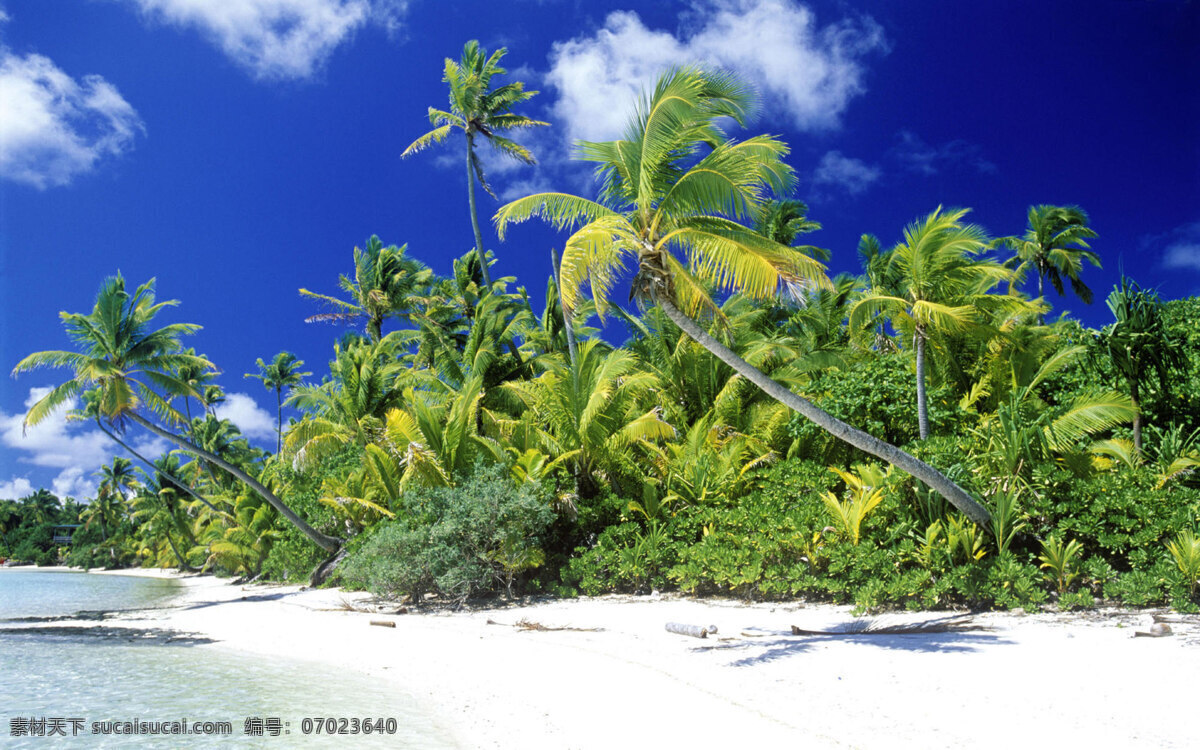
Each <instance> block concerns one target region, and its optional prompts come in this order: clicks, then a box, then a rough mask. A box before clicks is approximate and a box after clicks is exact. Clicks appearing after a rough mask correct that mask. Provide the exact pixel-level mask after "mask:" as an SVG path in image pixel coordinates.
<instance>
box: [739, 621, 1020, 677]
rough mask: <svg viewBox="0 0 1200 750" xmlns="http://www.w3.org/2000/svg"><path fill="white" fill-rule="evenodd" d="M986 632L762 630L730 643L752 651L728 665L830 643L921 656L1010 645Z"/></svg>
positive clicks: (855, 627)
mask: <svg viewBox="0 0 1200 750" xmlns="http://www.w3.org/2000/svg"><path fill="white" fill-rule="evenodd" d="M988 630H989V629H988V628H985V627H982V626H971V627H968V628H963V627H958V628H954V629H949V630H945V631H931V632H910V633H904V632H887V631H886V629H871V628H870V627H863V626H862V625H861V624H860V621H856V622H853V623H845V624H842V625H839V626H835V627H833V628H829V629H828V630H826V631H824V632H815V631H808V632H803V631H802V632H801V633H800V634H795V633H789V632H786V631H762V635H761V637H757V638H754V639H753V640H746V641H743V642H741V643H736V644H729V645H728V646H726V648H736V649H739V650H743V649H744V650H746V651H749V652H751V653H750V654H749V655H747V656H745V657H743V658H741V659H738V660H736V661H734V662H731V663H730V666H734V667H751V666H755V665H758V664H766V663H769V662H773V661H777V660H779V659H784V658H787V657H789V656H796V655H799V654H802V653H804V652H805V651H809V650H810V649H812V647H813V646H815V645H817V644H820V643H823V642H833V641H837V642H842V643H852V644H854V645H855V646H869V647H873V648H882V649H887V650H890V651H912V652H920V653H968V652H973V651H978V650H979V649H980V648H982V647H987V646H999V645H1008V644H1011V643H1012V641H1011V640H1009V639H1007V638H1004V637H1002V636H999V635H996V634H994V633H991V632H988ZM744 632H749V631H744ZM756 635H757V634H756Z"/></svg>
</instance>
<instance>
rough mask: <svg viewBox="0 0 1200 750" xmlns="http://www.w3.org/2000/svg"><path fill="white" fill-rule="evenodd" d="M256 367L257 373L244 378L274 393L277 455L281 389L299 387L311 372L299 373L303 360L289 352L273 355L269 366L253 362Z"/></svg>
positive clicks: (280, 433)
mask: <svg viewBox="0 0 1200 750" xmlns="http://www.w3.org/2000/svg"><path fill="white" fill-rule="evenodd" d="M255 364H257V365H258V372H257V373H253V372H248V373H246V377H248V378H256V379H258V380H260V381H262V384H263V386H264V387H265V388H266V389H267V390H268V391H275V403H276V407H277V414H278V418H277V420H276V424H275V434H276V436H277V439H276V440H275V452H276V453H279V452H280V451H282V450H283V389H284V388H293V387H295V386H298V385H300V382H301V381H302V380H304V378H306V377H308V376H309V375H312V373H311V372H301V371H300V368H301V367H304V360H302V359H297V358H296V355H295V354H292V353H291V352H279V353H278V354H276V355H275V359H272V360H271V364H269V365H268V364H264V363H263V361H262V358H261V357H260V358H259V359H257V360H255Z"/></svg>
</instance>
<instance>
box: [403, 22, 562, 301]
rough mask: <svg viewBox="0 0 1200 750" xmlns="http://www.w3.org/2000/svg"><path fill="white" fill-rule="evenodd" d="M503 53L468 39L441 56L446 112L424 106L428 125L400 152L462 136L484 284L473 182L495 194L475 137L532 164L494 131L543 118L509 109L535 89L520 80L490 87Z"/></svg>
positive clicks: (518, 148) (530, 125)
mask: <svg viewBox="0 0 1200 750" xmlns="http://www.w3.org/2000/svg"><path fill="white" fill-rule="evenodd" d="M507 53H508V50H507V49H505V48H503V47H501V48H500V49H498V50H496V51H495V52H493V53H492V54H491V56H489V55H488V53H487V50H485V49H482V48H481V47H480V46H479V42H477V41H475V40H474V39H472V40H471V41H469V42H467V43H466V45H464V46H463V51H462V58H461V59H460V60H459V61H458V62H454V61H453V60H451V59H450V58H448V57H447V58H446V72H445V75H444V76H443V77H442V80H443V81H445V82H446V83H448V84H449V85H450V111H449V112H446V111H444V110H440V109H435V108H433V107H430V108H429V123H430V124H431V125H433V126H434V129H433V130H431V131H429V132H428V133H426V134H425V135H423V136H421V137H420V138H418V139H417V140H415V141H413V142H412V144H411V145H409V147H408V148H406V149H405V150H404V153H403V154H401V156H402V157H404V156H409V155H411V154H415V153H417V152H418V151H421V150H422V149H424V148H426V147H427V146H429V145H430V144H433V143H440V142H441V141H443V140H445V138H446V136H448V135H450V131H451V130H452V129H454V128H458V129H459V130H461V131H463V135H465V136H466V137H467V204H468V206H469V208H470V210H471V229H472V230H473V231H474V233H475V253H476V255H477V256H478V257H479V265H480V266H481V270H482V271H483V283H484V286H485V287H487V288H490V287H491V286H492V275H491V273H490V272H489V271H488V262H487V257H486V256H487V253H486V252H485V251H484V249H483V235H482V234H481V233H480V231H479V215H478V212H477V211H476V209H475V181H476V180H478V181H479V184H480V186H482V187H483V189H484V190H486V191H487V192H488V194H489V195H491V196H492V197H493V198H494V197H496V194H495V193H493V192H492V188H491V186H490V185H488V182H487V178H486V177H485V176H484V174H483V166H482V165H481V164H480V162H479V155H478V154H477V153H475V138H476V136H483V137H484V138H486V139H487V140H488V142H489V143H491V144H492V147H493V148H495V149H496V150H497V151H499V152H500V153H502V154H504V155H505V156H507V157H509V158H512V159H516V160H517V161H522V162H525V163H526V164H533V163H535V161H536V160H535V159H534V158H533V154H532V153H530V151H529V149H527V148H525V147H524V146H522V145H521V144H519V143H516V142H515V141H511V140H509V139H508V138H504V137H503V136H501V135H498V133H500V132H502V131H506V130H513V129H516V128H533V127H538V126H540V125H549V123H546V122H542V121H540V120H532V119H530V118H528V117H525V116H523V115H518V114H513V112H512V108H513V107H514V106H516V105H518V104H521V103H523V102H527V101H529V100H530V99H532V98H533V97H534V96H535V95H536V94H537V93H538V92H536V91H526V90H525V84H524V83H522V82H521V81H513V82H512V83H509V84H505V85H504V86H501V87H500V88H498V89H495V90H492V88H491V86H492V77H493V76H497V75H504V74H505V73H506V72H508V71H506V70H505V69H504V68H501V67H500V65H499V63H500V60H501V59H502V58H503V57H504V55H505V54H507Z"/></svg>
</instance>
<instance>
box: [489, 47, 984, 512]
mask: <svg viewBox="0 0 1200 750" xmlns="http://www.w3.org/2000/svg"><path fill="white" fill-rule="evenodd" d="M753 108H754V100H753V97H752V96H751V92H750V90H749V89H748V88H747V87H746V86H744V85H743V84H742V83H740V82H739V81H738V80H737V79H735V78H733V77H732V76H729V75H726V74H723V73H713V72H706V71H701V70H698V69H695V68H675V69H672V70H670V71H668V72H667V73H665V74H664V75H663V76H661V77H660V78H659V80H658V82H657V84H656V85H655V87H654V89H653V91H652V92H651V93H650V94H648V95H646V96H644V97H643V98H642V99H641V101H640V102H639V104H638V106H637V109H636V112H635V114H634V117H633V118H632V120H631V122H630V124H629V126H628V128H627V129H626V132H625V137H624V138H623V139H621V140H617V141H607V142H603V143H593V142H580V143H578V144H577V149H578V154H579V156H580V157H581V158H582V159H583V160H585V161H590V162H593V163H595V164H596V165H597V166H596V175H597V177H598V178H599V180H600V183H601V189H600V195H599V199H598V200H589V199H586V198H581V197H579V196H575V195H570V194H566V193H539V194H536V195H531V196H528V197H525V198H521V199H519V200H516V201H513V202H511V203H509V204H507V205H505V206H502V207H501V208H500V210H499V211H498V212H497V213H496V216H495V221H496V225H497V229H498V231H499V233H500V237H501V239H503V238H504V232H505V230H506V228H507V227H508V225H509V224H512V223H516V222H520V221H524V220H526V219H529V218H530V217H532V216H539V217H541V218H542V219H544V220H546V221H548V222H549V223H551V224H552V225H553V226H555V227H556V228H559V229H571V230H574V231H573V233H572V234H571V236H570V237H569V238H568V239H567V241H566V243H565V245H564V247H563V257H562V264H561V270H560V273H559V290H560V293H561V294H562V302H563V307H564V308H565V309H566V310H567V311H568V312H569V311H570V310H572V309H574V308H575V307H576V306H577V305H578V303H579V298H580V296H581V291H582V288H583V287H584V286H585V285H586V286H589V287H590V289H591V294H592V297H593V299H594V300H595V301H596V308H597V313H599V314H600V315H601V316H603V313H604V311H605V309H606V307H607V305H608V297H609V295H610V294H611V293H612V290H613V289H614V287H615V285H616V283H617V280H618V278H619V275H620V273H621V272H622V271H624V270H625V268H626V262H628V261H631V260H633V261H636V271H635V273H634V276H633V281H632V287H631V296H632V297H634V298H636V299H637V300H638V301H639V302H640V303H645V304H650V305H655V304H656V305H658V306H659V307H661V308H662V310H663V312H664V313H666V315H667V317H668V318H670V320H671V321H672V322H673V323H675V325H677V326H679V328H680V329H681V330H683V331H684V332H685V333H686V334H687V335H688V336H690V337H691V338H693V339H694V340H695V341H696V342H697V343H699V344H700V345H702V346H703V347H704V348H706V349H708V350H709V351H710V352H712V353H713V354H714V355H715V356H716V357H717V358H719V359H720V360H721V361H723V362H725V363H726V364H727V365H729V366H730V367H732V368H733V369H734V370H735V371H736V372H737V373H738V375H739V376H741V377H743V378H745V379H746V380H747V381H749V382H751V383H754V384H755V385H756V386H758V387H759V388H761V389H762V390H763V391H764V392H766V393H767V394H769V395H770V396H771V397H773V398H774V399H776V400H777V401H779V402H781V403H783V404H786V405H787V406H788V407H790V408H791V409H793V410H795V411H797V412H799V413H800V414H802V415H804V416H805V417H807V418H808V419H811V420H812V421H813V422H815V423H817V424H818V425H820V426H821V427H822V428H823V429H825V430H827V431H828V432H830V433H831V434H833V435H834V436H836V437H838V438H839V439H842V440H845V441H846V442H848V443H850V444H851V445H854V446H856V447H858V448H860V449H862V450H864V451H866V452H867V453H870V454H871V455H874V456H877V457H879V458H882V459H884V460H886V461H888V462H889V463H893V464H895V465H897V466H899V467H900V468H902V469H904V470H905V471H908V472H909V473H911V474H913V475H914V476H916V477H918V478H919V479H920V480H921V481H923V482H925V483H926V484H928V485H930V486H931V487H934V488H935V489H936V490H938V491H939V492H940V493H941V494H942V495H943V496H945V497H946V498H947V499H948V500H950V502H952V503H953V504H954V505H955V506H957V507H958V508H960V509H961V510H963V511H964V512H965V513H966V514H967V515H968V516H969V517H971V518H972V519H973V520H975V521H977V522H981V523H982V522H986V521H987V520H988V519H989V518H990V515H989V513H988V511H987V509H986V508H984V507H983V506H981V505H980V504H979V503H978V501H976V500H975V499H974V498H972V497H971V496H970V495H968V494H967V493H966V492H965V491H964V490H963V489H962V488H961V487H959V486H958V485H956V484H954V483H953V482H952V481H950V480H949V479H948V478H947V477H945V476H944V475H942V474H941V473H939V472H937V471H936V470H935V469H933V467H931V466H929V465H928V464H925V463H924V462H922V461H919V460H917V459H916V458H914V457H913V456H910V455H909V454H907V453H905V452H904V451H901V450H900V449H899V448H896V447H895V446H892V445H889V444H888V443H885V442H883V441H881V440H879V439H878V438H875V437H873V436H871V435H868V434H867V433H865V432H863V431H861V430H858V429H855V428H854V427H851V426H850V425H848V424H846V423H844V422H842V421H840V420H837V419H835V418H834V417H833V416H832V415H830V414H829V413H827V412H825V411H824V410H822V409H820V408H818V407H817V406H816V405H814V404H813V403H812V402H810V401H808V400H807V399H804V398H802V397H801V396H799V395H797V394H795V393H793V392H792V391H790V390H788V388H786V387H785V386H783V385H782V384H780V383H779V382H777V381H775V380H773V379H772V378H770V377H769V376H767V375H766V374H765V373H763V372H762V371H761V370H759V369H757V368H755V367H754V366H752V365H751V364H750V363H749V362H747V361H746V360H745V359H743V358H741V357H740V356H738V355H737V353H735V352H734V351H733V350H732V349H730V348H729V347H728V346H726V345H725V344H723V343H722V342H721V341H719V340H717V338H715V337H714V336H712V335H711V334H710V333H709V332H708V331H707V330H705V328H704V327H703V326H701V325H699V324H698V323H697V322H696V321H695V320H694V319H693V318H694V317H696V316H698V315H699V316H706V317H709V318H712V319H714V320H715V322H716V324H717V325H718V327H719V328H721V327H725V323H724V316H723V315H722V314H721V311H720V309H719V308H718V307H717V305H716V304H715V303H714V302H713V300H712V298H711V296H710V294H709V289H710V288H711V287H713V286H715V287H717V288H721V289H727V290H737V291H739V292H741V293H742V294H744V295H745V296H747V297H750V298H752V299H772V298H775V297H777V296H778V294H779V291H780V289H781V287H783V286H784V285H792V284H803V283H808V284H815V285H817V286H820V287H824V288H829V287H831V286H832V284H831V282H830V281H829V278H828V277H827V276H826V275H825V272H824V271H825V267H824V266H823V265H822V264H821V263H820V262H818V261H816V260H814V259H813V258H811V257H809V255H808V254H805V253H803V252H796V249H794V248H789V247H785V246H783V245H781V244H779V243H778V242H775V241H774V240H773V239H771V238H769V237H764V236H762V235H761V234H758V233H756V232H755V231H753V230H752V229H750V228H748V227H747V226H746V222H750V221H753V220H754V219H755V218H756V216H757V215H758V214H759V213H760V211H761V207H762V204H763V203H764V201H766V200H767V199H768V198H769V196H770V194H772V193H773V194H775V195H784V194H787V193H788V192H789V191H790V190H791V189H792V187H793V184H794V182H795V176H794V173H793V171H792V169H791V167H789V166H788V165H787V164H786V163H784V161H783V157H784V156H785V155H786V154H787V153H788V147H787V145H786V144H784V143H783V142H782V141H781V140H779V139H778V138H775V137H772V136H768V135H760V136H754V137H751V138H748V139H746V140H744V141H737V140H734V139H732V138H729V137H728V136H726V134H725V132H724V131H723V130H722V129H721V126H720V123H721V121H722V120H724V119H725V118H728V119H731V120H733V121H734V122H735V123H738V124H744V123H745V122H746V121H747V120H748V119H749V117H750V115H751V114H752V113H753Z"/></svg>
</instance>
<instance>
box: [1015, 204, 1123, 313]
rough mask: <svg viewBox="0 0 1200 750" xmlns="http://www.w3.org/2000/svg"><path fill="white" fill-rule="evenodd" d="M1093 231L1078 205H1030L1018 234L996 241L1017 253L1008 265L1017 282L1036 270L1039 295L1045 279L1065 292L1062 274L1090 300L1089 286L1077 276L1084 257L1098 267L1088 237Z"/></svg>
mask: <svg viewBox="0 0 1200 750" xmlns="http://www.w3.org/2000/svg"><path fill="white" fill-rule="evenodd" d="M1095 236H1096V232H1095V231H1094V230H1092V229H1091V228H1090V227H1089V226H1088V216H1087V214H1086V213H1084V212H1083V209H1081V208H1079V207H1078V206H1045V205H1042V206H1030V207H1029V226H1028V227H1027V228H1026V230H1025V234H1024V236H1021V237H1002V238H1000V239H999V240H997V241H996V244H998V245H1003V246H1005V247H1008V248H1010V249H1012V250H1013V251H1014V252H1015V253H1016V255H1014V256H1013V257H1012V258H1010V259H1009V260H1008V262H1007V265H1008V266H1009V267H1010V268H1013V269H1014V272H1013V278H1014V281H1015V282H1016V283H1020V281H1021V280H1023V279H1024V278H1025V274H1027V273H1028V272H1029V271H1034V272H1035V273H1036V274H1037V284H1038V297H1043V296H1045V289H1044V282H1045V280H1046V279H1049V280H1050V284H1051V285H1052V286H1053V287H1054V291H1056V292H1058V293H1059V294H1060V295H1061V294H1063V293H1064V288H1063V277H1064V276H1066V277H1067V279H1068V280H1069V281H1070V282H1071V289H1073V290H1074V291H1075V294H1077V295H1078V296H1079V299H1081V300H1083V301H1084V302H1085V303H1086V304H1089V305H1090V304H1091V303H1092V290H1091V289H1089V288H1088V286H1087V284H1084V283H1083V281H1082V280H1080V278H1079V274H1080V272H1081V271H1082V270H1083V261H1085V260H1086V261H1088V262H1089V263H1091V264H1092V265H1093V266H1096V267H1097V268H1099V267H1100V258H1099V256H1097V255H1096V253H1094V252H1092V251H1091V250H1090V249H1089V245H1088V243H1087V241H1088V240H1090V239H1092V238H1093V237H1095Z"/></svg>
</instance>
